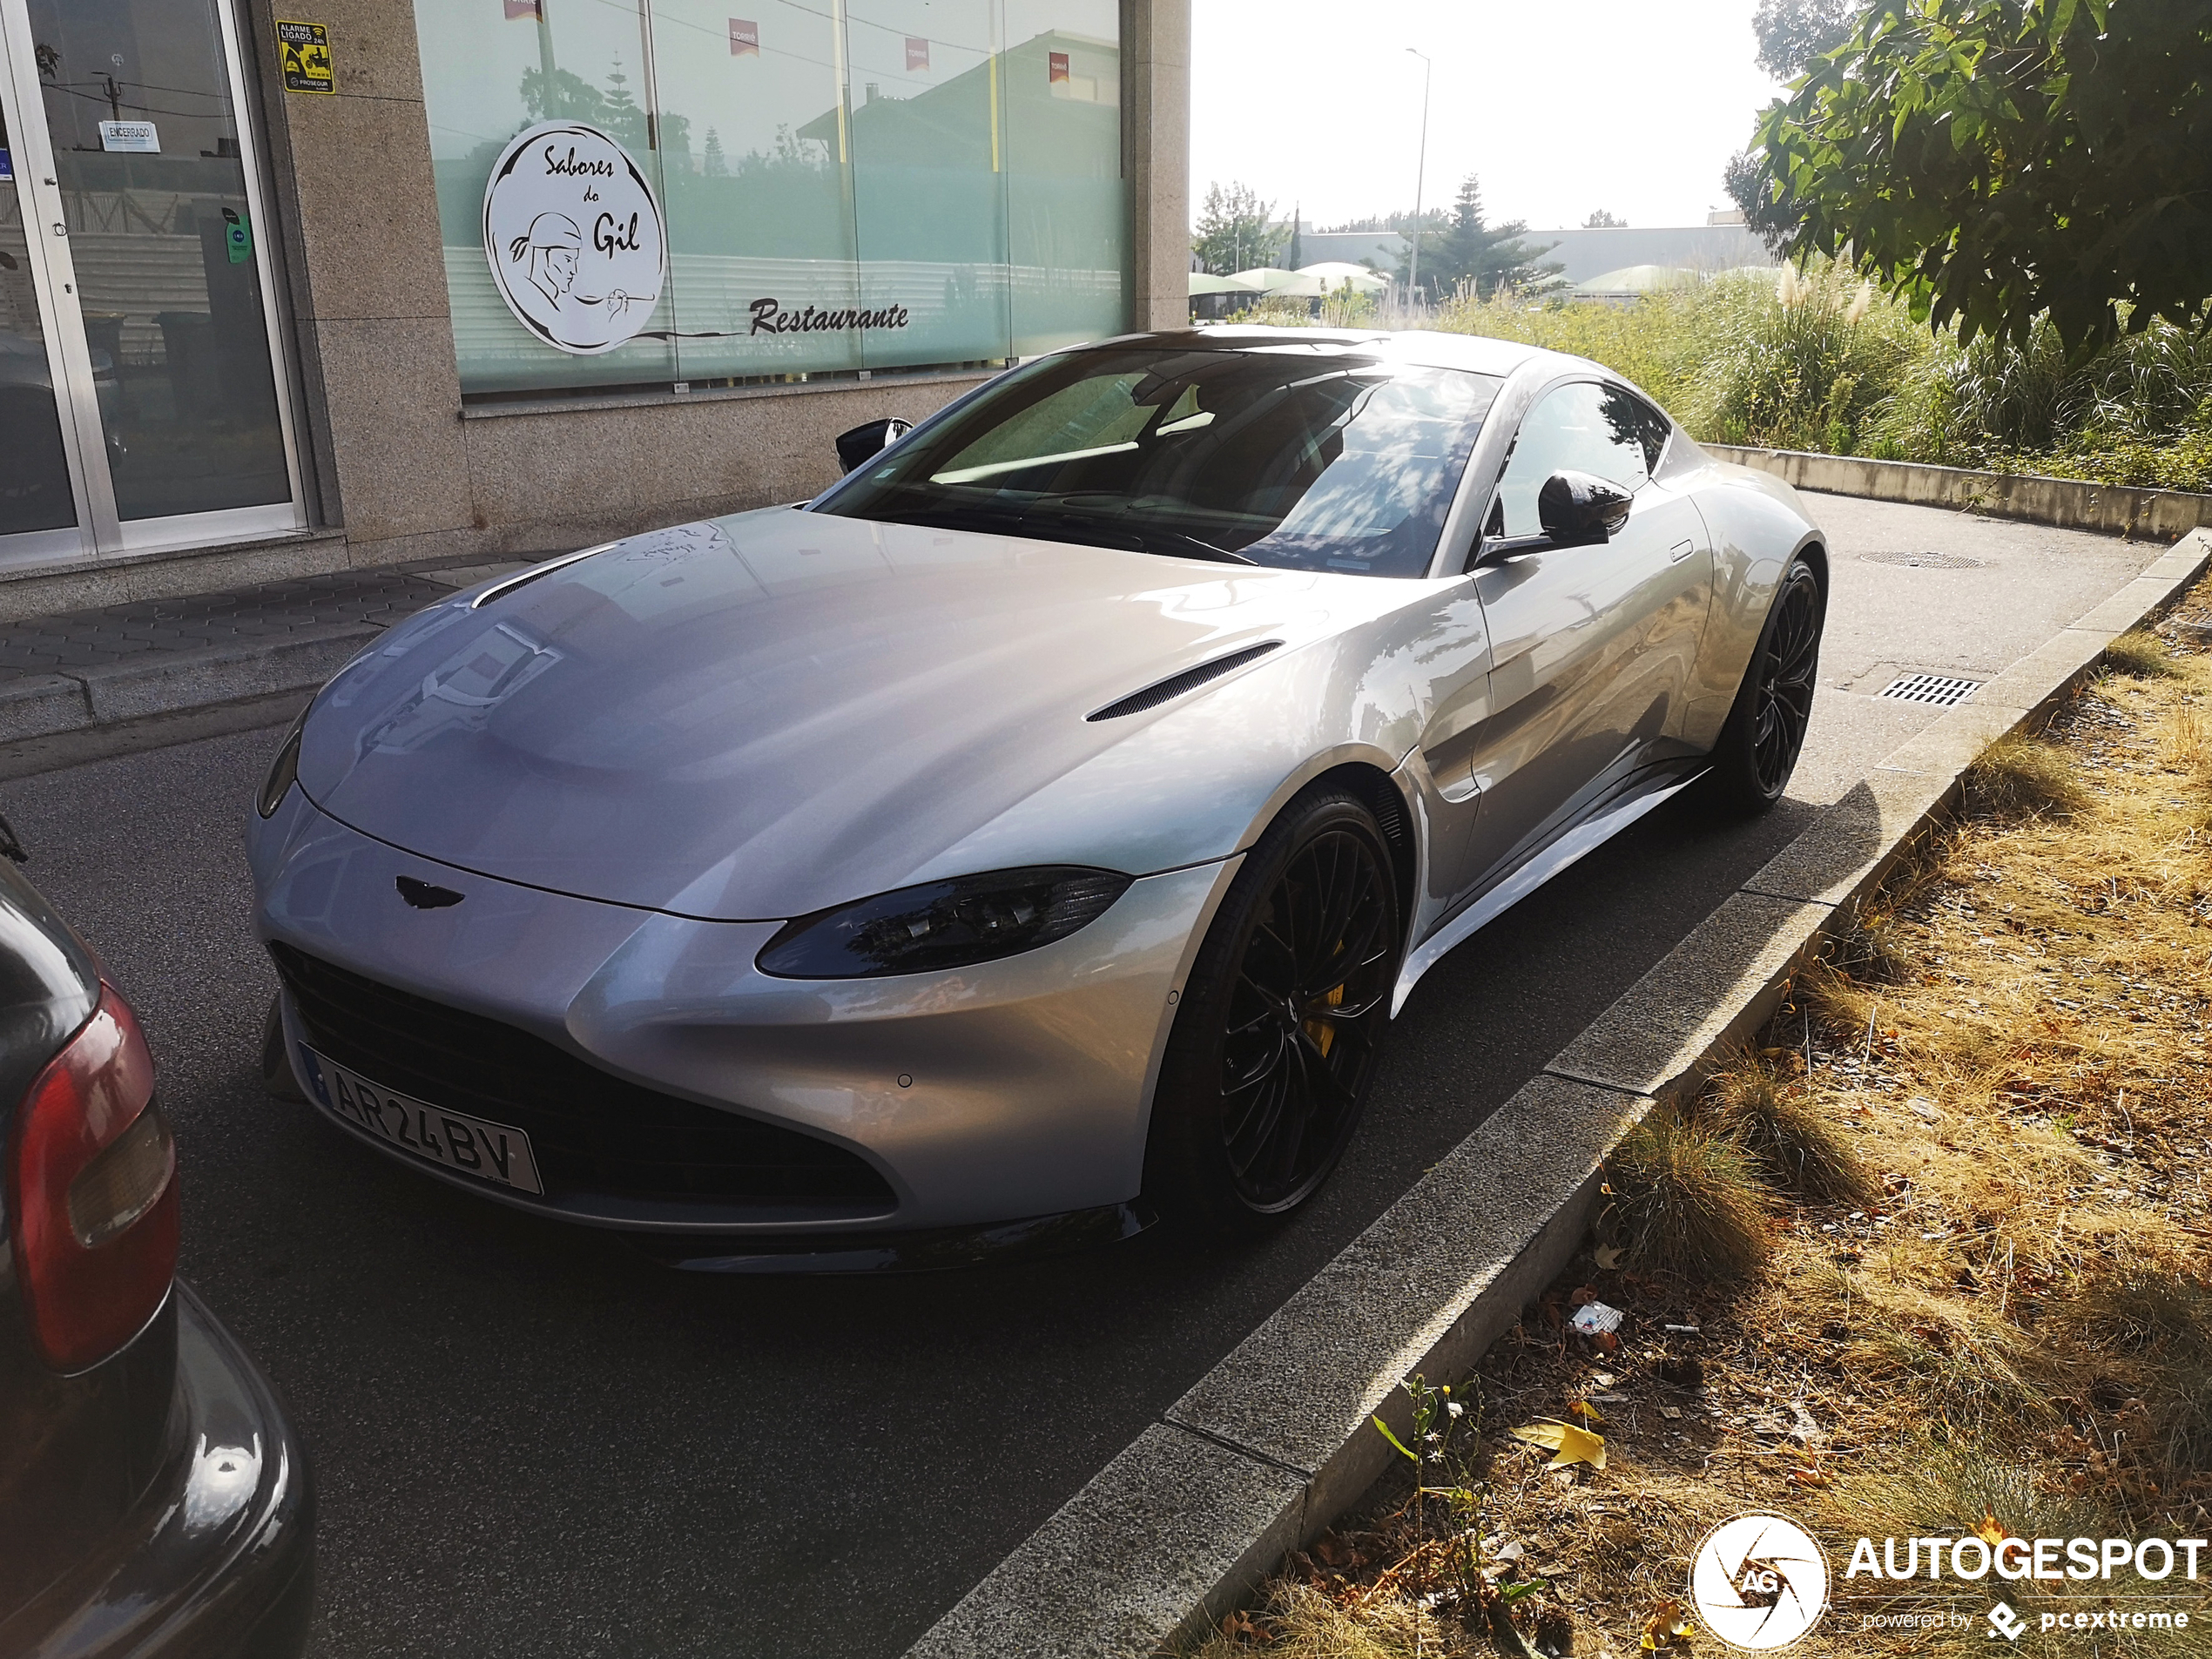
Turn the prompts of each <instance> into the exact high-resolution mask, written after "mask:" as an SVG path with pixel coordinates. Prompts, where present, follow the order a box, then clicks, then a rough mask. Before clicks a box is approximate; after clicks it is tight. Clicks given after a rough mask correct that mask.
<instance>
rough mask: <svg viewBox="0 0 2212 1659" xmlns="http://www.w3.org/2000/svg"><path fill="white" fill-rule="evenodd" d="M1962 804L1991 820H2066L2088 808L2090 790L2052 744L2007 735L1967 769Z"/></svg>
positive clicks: (2068, 759)
mask: <svg viewBox="0 0 2212 1659" xmlns="http://www.w3.org/2000/svg"><path fill="white" fill-rule="evenodd" d="M1966 800H1967V803H1968V806H1969V807H1970V809H1971V810H1972V811H1974V812H1977V813H1986V814H1987V815H1989V816H1991V817H1994V818H2037V817H2042V816H2046V815H2055V816H2058V817H2067V816H2070V815H2071V814H2073V813H2077V812H2079V811H2080V810H2081V808H2082V807H2083V806H2087V804H2088V800H2089V791H2088V790H2087V787H2086V786H2084V785H2083V784H2082V782H2081V779H2080V778H2079V777H2078V776H2076V775H2075V772H2074V765H2073V762H2072V759H2071V758H2070V757H2069V756H2068V755H2067V752H2065V751H2064V750H2063V749H2061V748H2060V747H2059V746H2058V745H2055V744H2050V743H2045V742H2042V741H2041V740H2040V739H2039V738H2025V737H2011V738H1999V739H1998V740H1997V741H1996V742H1995V743H1993V744H1992V745H1990V746H1989V747H1988V748H1987V749H1986V751H1984V752H1983V753H1982V755H1981V758H1980V759H1978V760H1976V761H1975V762H1974V764H1973V765H1971V766H1969V767H1968V768H1967V769H1966Z"/></svg>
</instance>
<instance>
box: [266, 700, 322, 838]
mask: <svg viewBox="0 0 2212 1659" xmlns="http://www.w3.org/2000/svg"><path fill="white" fill-rule="evenodd" d="M307 706H308V708H312V707H314V703H313V702H312V701H310V702H309V704H308V705H307ZM306 729H307V709H301V710H300V718H298V719H296V720H294V721H293V723H292V730H291V731H289V732H286V733H285V734H284V746H283V747H282V748H280V749H279V750H278V751H277V752H276V759H274V760H273V761H272V762H271V763H270V764H269V775H268V776H267V777H266V779H263V780H262V783H261V796H260V799H259V800H258V801H256V802H255V803H254V805H255V806H259V807H260V809H261V816H262V817H264V818H267V817H269V816H270V815H271V814H272V813H274V812H275V811H276V809H277V808H278V807H280V806H283V805H284V798H285V797H286V796H287V794H289V793H291V792H292V786H293V783H294V782H296V781H297V780H298V779H299V776H300V732H303V731H305V730H306Z"/></svg>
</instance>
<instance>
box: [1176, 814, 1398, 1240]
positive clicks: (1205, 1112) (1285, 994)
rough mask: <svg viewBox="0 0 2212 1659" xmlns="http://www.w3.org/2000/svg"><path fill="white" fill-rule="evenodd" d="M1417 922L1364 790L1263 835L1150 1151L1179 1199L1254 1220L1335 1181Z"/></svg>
mask: <svg viewBox="0 0 2212 1659" xmlns="http://www.w3.org/2000/svg"><path fill="white" fill-rule="evenodd" d="M1402 925H1403V924H1402V922H1401V921H1400V919H1399V911H1398V889H1397V884H1396V882H1395V881H1394V880H1393V877H1392V873H1391V865H1390V853H1389V851H1388V848H1387V846H1386V844H1385V842H1384V840H1383V836H1382V832H1381V830H1380V829H1379V827H1378V826H1377V825H1376V822H1375V819H1374V815H1373V814H1372V813H1370V812H1369V811H1368V810H1367V808H1366V806H1365V805H1364V804H1363V803H1362V802H1360V801H1359V799H1356V798H1354V797H1353V796H1352V795H1349V794H1345V793H1342V792H1325V793H1321V794H1318V795H1315V796H1313V797H1312V798H1308V799H1300V800H1298V801H1296V802H1293V803H1292V804H1291V807H1290V808H1289V809H1288V810H1286V811H1285V813H1283V815H1282V816H1281V817H1280V818H1278V819H1277V820H1276V822H1275V823H1274V824H1273V825H1272V826H1271V827H1270V828H1269V829H1268V831H1267V833H1265V834H1264V835H1263V836H1262V837H1261V838H1260V840H1259V843H1258V846H1255V847H1253V849H1252V851H1251V853H1249V854H1247V855H1246V857H1245V860H1244V867H1243V869H1241V870H1239V871H1238V873H1237V878H1236V880H1234V882H1232V883H1231V887H1230V889H1229V893H1228V895H1227V897H1225V898H1224V900H1222V905H1221V909H1220V911H1219V913H1218V914H1217V915H1216V916H1215V918H1214V921H1213V926H1212V927H1211V929H1210V930H1209V931H1208V933H1207V934H1206V941H1205V943H1204V946H1202V947H1201V948H1200V949H1199V952H1198V959H1197V962H1196V963H1195V964H1194V966H1193V968H1192V970H1191V974H1190V981H1189V982H1188V984H1187V986H1186V987H1185V988H1184V995H1183V999H1182V1004H1181V1008H1180V1010H1179V1012H1178V1013H1177V1016H1176V1022H1175V1029H1174V1032H1173V1034H1172V1035H1170V1038H1169V1040H1168V1052H1167V1055H1166V1059H1165V1062H1164V1063H1163V1066H1162V1068H1161V1073H1160V1086H1159V1090H1158V1093H1157V1096H1156V1097H1155V1103H1154V1106H1153V1111H1152V1133H1151V1138H1150V1143H1149V1144H1148V1145H1147V1147H1146V1150H1145V1190H1146V1192H1147V1193H1148V1194H1149V1195H1150V1197H1151V1198H1152V1200H1153V1201H1154V1203H1156V1204H1158V1205H1159V1206H1160V1208H1161V1209H1162V1211H1163V1212H1165V1213H1167V1214H1168V1215H1170V1217H1177V1218H1180V1219H1183V1220H1184V1221H1185V1222H1189V1223H1196V1224H1200V1225H1202V1226H1206V1227H1210V1228H1211V1229H1214V1230H1217V1231H1250V1230H1253V1229H1256V1228H1258V1227H1260V1226H1264V1225H1265V1224H1268V1223H1269V1222H1271V1221H1272V1220H1273V1219H1275V1218H1278V1217H1283V1216H1286V1215H1288V1214H1290V1213H1291V1211H1294V1210H1296V1209H1298V1206H1299V1205H1301V1204H1304V1203H1305V1201H1306V1200H1307V1199H1308V1198H1309V1197H1312V1195H1313V1193H1314V1192H1315V1190H1317V1189H1318V1188H1319V1186H1320V1185H1321V1184H1322V1182H1323V1181H1325V1180H1326V1179H1327V1177H1328V1175H1329V1172H1330V1171H1331V1170H1333V1169H1334V1168H1335V1167H1336V1165H1337V1161H1338V1160H1339V1158H1340V1157H1342V1156H1343V1153H1344V1149H1345V1144H1346V1143H1348V1142H1349V1141H1350V1140H1351V1138H1352V1131H1353V1130H1355V1129H1357V1128H1358V1127H1359V1116H1360V1111H1361V1109H1362V1108H1363V1107H1364V1106H1365V1104H1366V1092H1367V1088H1368V1085H1369V1083H1370V1082H1372V1080H1373V1075H1374V1069H1375V1061H1376V1056H1377V1053H1378V1050H1379V1045H1380V1042H1381V1039H1382V1034H1383V1028H1384V1027H1385V1026H1386V1024H1387V1023H1388V1022H1389V1018H1390V991H1391V985H1392V981H1393V976H1394V975H1395V974H1396V972H1397V968H1398V954H1399V931H1400V928H1401V927H1402Z"/></svg>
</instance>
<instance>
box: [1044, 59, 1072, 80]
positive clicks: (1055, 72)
mask: <svg viewBox="0 0 2212 1659" xmlns="http://www.w3.org/2000/svg"><path fill="white" fill-rule="evenodd" d="M1044 78H1045V80H1046V82H1047V83H1048V84H1051V83H1055V82H1059V81H1064V80H1066V79H1067V78H1068V54H1067V53H1065V52H1047V53H1046V54H1045V58H1044Z"/></svg>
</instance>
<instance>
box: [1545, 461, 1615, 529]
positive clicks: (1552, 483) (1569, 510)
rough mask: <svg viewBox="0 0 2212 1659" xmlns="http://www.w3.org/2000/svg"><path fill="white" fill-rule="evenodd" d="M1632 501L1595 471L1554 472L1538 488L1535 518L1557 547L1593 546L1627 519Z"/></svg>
mask: <svg viewBox="0 0 2212 1659" xmlns="http://www.w3.org/2000/svg"><path fill="white" fill-rule="evenodd" d="M1629 502H1630V498H1629V492H1628V491H1627V490H1625V489H1621V488H1620V487H1619V486H1618V485H1617V484H1612V483H1608V482H1606V481H1605V480H1604V479H1602V478H1600V477H1598V476H1597V475H1595V474H1594V473H1587V472H1555V473H1554V474H1553V475H1551V476H1550V477H1548V478H1547V479H1545V480H1544V487H1543V488H1542V489H1540V490H1538V491H1537V492H1536V522H1537V523H1539V524H1541V526H1543V530H1544V534H1545V536H1548V537H1549V538H1550V541H1551V544H1552V545H1553V546H1554V547H1593V546H1595V545H1596V544H1597V543H1601V542H1607V541H1610V540H1611V539H1612V537H1613V534H1614V532H1615V531H1616V530H1618V529H1620V528H1621V526H1622V525H1623V524H1625V523H1628V521H1629Z"/></svg>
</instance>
